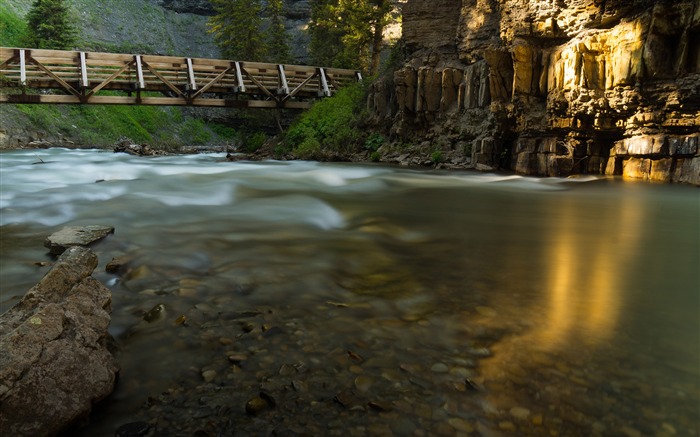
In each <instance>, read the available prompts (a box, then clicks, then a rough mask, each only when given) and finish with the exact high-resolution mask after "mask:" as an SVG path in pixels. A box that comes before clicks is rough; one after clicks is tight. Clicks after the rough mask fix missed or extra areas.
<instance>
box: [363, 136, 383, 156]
mask: <svg viewBox="0 0 700 437" xmlns="http://www.w3.org/2000/svg"><path fill="white" fill-rule="evenodd" d="M384 141H386V140H385V139H384V137H383V136H382V135H381V134H378V133H372V134H370V135H369V136H368V137H367V140H365V149H366V150H367V151H369V152H376V151H377V150H379V148H380V147H382V145H384Z"/></svg>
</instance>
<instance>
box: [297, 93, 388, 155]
mask: <svg viewBox="0 0 700 437" xmlns="http://www.w3.org/2000/svg"><path fill="white" fill-rule="evenodd" d="M364 97H365V89H364V87H363V86H362V84H356V85H353V86H348V87H346V88H343V89H341V90H340V91H338V93H336V94H335V95H334V96H333V97H329V98H326V99H323V100H321V101H319V102H316V104H314V106H313V107H311V109H309V110H308V111H306V112H305V113H303V114H302V115H301V116H300V117H299V118H298V119H297V121H296V122H295V123H294V124H292V126H291V127H290V128H289V130H288V131H287V133H286V135H285V138H284V145H285V146H286V150H289V151H291V152H292V153H294V154H295V155H297V156H299V157H300V158H304V159H320V158H323V157H324V156H328V155H333V154H338V153H340V154H347V153H352V152H353V151H358V150H357V149H358V144H362V140H363V133H362V132H361V130H360V129H358V128H359V124H360V122H361V120H362V119H363V118H364V115H365V112H364V111H365V108H364ZM377 141H378V140H377V139H376V138H375V139H373V140H371V141H370V144H371V145H373V144H376V142H377Z"/></svg>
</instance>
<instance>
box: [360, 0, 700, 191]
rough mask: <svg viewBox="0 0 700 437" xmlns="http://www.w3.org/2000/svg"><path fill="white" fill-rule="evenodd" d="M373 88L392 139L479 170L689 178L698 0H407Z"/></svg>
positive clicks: (699, 43) (694, 156)
mask: <svg viewBox="0 0 700 437" xmlns="http://www.w3.org/2000/svg"><path fill="white" fill-rule="evenodd" d="M403 26H404V42H405V45H406V49H407V60H406V62H405V64H404V65H403V66H402V67H401V68H399V69H398V70H397V71H395V72H394V74H393V77H390V78H388V79H387V80H386V81H384V82H383V83H377V84H375V85H374V87H373V92H372V94H371V95H370V98H369V109H370V111H371V112H372V113H373V114H374V118H373V121H374V123H376V124H377V125H379V126H387V127H388V129H389V130H390V133H391V138H392V139H393V140H394V141H397V142H402V141H416V140H417V141H418V142H421V141H425V140H429V141H432V142H433V143H435V144H443V145H445V144H446V145H447V146H441V147H443V148H447V149H448V150H445V151H448V152H449V149H450V146H451V148H452V149H456V147H455V145H457V144H465V143H466V144H469V145H470V146H469V147H467V148H465V153H466V154H467V155H469V157H470V158H471V159H472V164H473V165H474V166H475V167H477V168H479V169H484V170H488V169H495V168H510V169H513V170H515V171H517V172H519V173H523V174H532V175H557V176H565V175H569V174H575V173H591V174H608V175H624V176H628V177H634V178H643V179H649V180H657V181H670V182H683V183H691V184H696V185H700V152H699V151H698V132H700V0H680V1H673V2H671V1H661V0H658V1H653V0H630V1H622V0H606V1H602V0H571V1H567V2H562V1H555V0H462V1H447V0H439V1H429V0H409V1H408V3H407V4H406V5H405V7H404V17H403Z"/></svg>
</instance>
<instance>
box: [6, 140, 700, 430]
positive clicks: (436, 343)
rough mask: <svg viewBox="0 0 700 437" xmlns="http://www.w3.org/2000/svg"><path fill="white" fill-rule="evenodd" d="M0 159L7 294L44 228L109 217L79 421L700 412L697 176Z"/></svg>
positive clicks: (188, 426)
mask: <svg viewBox="0 0 700 437" xmlns="http://www.w3.org/2000/svg"><path fill="white" fill-rule="evenodd" d="M0 165H1V171H2V173H1V178H2V179H1V181H0V182H1V183H0V190H1V193H0V238H1V240H0V241H1V245H0V255H1V257H2V269H1V272H0V286H1V287H2V296H1V299H0V300H1V302H0V310H1V311H3V312H4V311H5V310H7V309H8V308H10V307H11V306H12V305H13V304H14V303H15V302H17V300H18V299H19V298H20V297H21V296H22V295H23V294H24V292H26V291H27V290H28V289H29V288H30V287H31V286H32V285H34V284H35V283H36V282H37V281H38V279H39V278H41V276H42V275H43V274H44V273H45V272H46V269H47V268H48V267H40V266H38V265H37V264H36V263H37V262H39V261H51V259H50V258H49V257H48V255H47V253H46V252H47V251H46V249H45V248H44V247H43V246H42V244H43V240H44V239H45V237H46V236H48V235H49V234H50V233H52V232H54V231H56V230H58V229H60V228H61V227H63V226H65V225H112V226H114V227H115V228H116V232H115V234H114V235H112V236H109V237H108V238H107V239H105V240H103V241H102V242H100V243H98V244H96V245H95V246H93V249H94V250H95V252H96V253H97V254H98V256H99V257H100V266H99V267H98V268H97V269H96V271H95V273H94V276H95V277H96V278H98V279H99V280H101V281H102V282H103V283H105V284H106V285H107V286H108V287H109V288H110V289H111V290H112V294H113V313H112V324H111V333H112V334H113V336H114V337H115V338H116V340H117V342H118V344H119V346H120V352H119V356H118V358H119V361H120V364H121V366H122V372H121V376H120V379H119V382H118V385H117V389H116V391H115V393H114V395H113V396H112V397H110V398H109V399H108V400H107V401H106V402H105V404H104V405H103V406H102V407H101V408H99V409H98V410H97V411H96V412H95V414H94V415H93V417H92V419H91V423H90V425H89V427H88V428H87V429H86V430H84V431H82V434H83V435H90V436H94V435H107V436H108V435H114V433H115V430H116V429H117V428H118V427H119V426H120V425H123V424H126V423H129V422H135V421H139V420H143V421H146V422H148V423H149V425H150V426H151V431H150V432H151V433H155V434H158V435H193V434H194V432H195V431H199V432H200V434H199V435H212V436H213V435H230V434H235V435H248V434H255V435H269V434H270V433H272V432H275V433H277V435H304V434H306V435H456V434H459V433H462V434H463V435H485V436H499V435H503V436H508V435H547V436H549V435H562V436H568V435H586V436H587V435H622V436H637V435H645V436H646V435H652V436H654V435H656V436H672V435H678V436H696V435H699V433H700V431H699V430H698V428H699V427H700V322H699V319H700V317H699V315H700V191H698V189H697V188H694V187H688V186H669V185H655V184H649V183H635V182H629V181H621V180H615V179H605V178H594V177H584V178H577V179H555V178H552V179H536V178H524V177H519V176H508V175H496V174H481V173H472V172H436V171H413V170H408V169H398V168H392V167H384V166H373V165H355V164H353V165H338V164H320V163H311V162H272V161H270V162H256V163H252V162H228V161H226V160H225V159H224V157H223V155H221V154H202V155H190V156H169V157H157V158H138V157H132V156H128V155H124V154H113V153H109V152H104V151H97V150H83V151H75V150H71V151H69V150H63V149H50V150H39V151H11V152H4V153H2V154H0ZM115 257H123V258H122V259H125V260H127V261H128V263H127V264H126V267H125V268H124V269H123V271H122V272H120V273H119V274H110V273H107V272H105V268H104V267H105V264H106V263H107V262H108V261H110V260H111V259H112V258H115ZM159 304H162V305H164V306H165V308H166V311H165V312H164V314H163V315H162V317H161V318H160V319H159V320H157V321H155V322H152V323H149V322H146V321H144V319H143V315H144V314H145V313H146V312H148V311H149V310H150V309H151V308H153V307H154V306H156V305H159ZM183 321H184V323H183ZM261 390H262V391H263V393H264V396H263V398H264V400H265V401H266V402H267V404H266V408H265V409H264V411H262V412H260V413H259V414H257V415H250V414H247V413H246V411H245V404H246V401H247V400H249V399H250V398H251V397H255V396H256V395H257V394H258V393H259V392H260V391H261ZM271 399H274V401H275V402H274V404H275V405H274V407H273V406H272V405H271V404H272V400H271ZM77 432H78V431H76V433H77Z"/></svg>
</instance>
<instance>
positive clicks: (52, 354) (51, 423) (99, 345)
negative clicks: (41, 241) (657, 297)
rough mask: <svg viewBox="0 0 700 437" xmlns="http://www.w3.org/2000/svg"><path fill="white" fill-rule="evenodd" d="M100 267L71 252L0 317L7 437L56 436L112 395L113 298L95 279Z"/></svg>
mask: <svg viewBox="0 0 700 437" xmlns="http://www.w3.org/2000/svg"><path fill="white" fill-rule="evenodd" d="M96 266H97V256H96V255H95V254H94V253H92V252H91V251H90V250H89V249H87V248H84V247H72V248H70V249H68V250H67V251H66V252H65V253H64V254H63V255H62V256H61V257H60V258H59V259H58V261H57V262H56V264H55V265H54V266H53V268H52V269H51V270H50V271H49V272H48V273H47V274H46V276H44V278H43V279H42V280H41V281H40V282H39V283H38V284H37V285H36V286H34V287H33V288H32V289H31V290H29V291H28V292H27V294H26V295H25V296H24V297H23V298H22V300H21V301H20V302H19V303H17V305H15V306H14V307H13V308H11V309H10V310H9V311H7V312H6V313H5V314H3V315H2V316H0V350H1V351H2V353H0V433H1V434H2V435H8V436H9V435H13V436H30V435H31V436H49V435H55V434H57V433H59V432H61V431H62V430H63V429H65V428H66V427H67V426H69V425H71V424H72V423H73V422H75V421H76V420H77V419H80V418H82V417H84V416H86V415H87V414H88V413H89V412H90V410H91V408H92V405H93V404H94V403H95V402H97V401H99V400H100V399H103V398H104V397H106V396H107V395H109V394H110V393H111V392H112V390H113V388H114V383H115V376H116V374H117V372H118V370H119V367H118V365H117V362H116V360H115V359H114V357H113V356H112V354H111V353H110V352H109V350H108V349H107V340H108V338H109V334H108V332H107V328H108V326H109V322H110V312H111V293H110V291H109V289H107V288H106V287H105V286H103V285H102V284H101V283H100V282H99V281H97V280H96V279H94V278H93V277H92V276H91V274H92V271H93V270H94V269H95V267H96Z"/></svg>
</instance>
